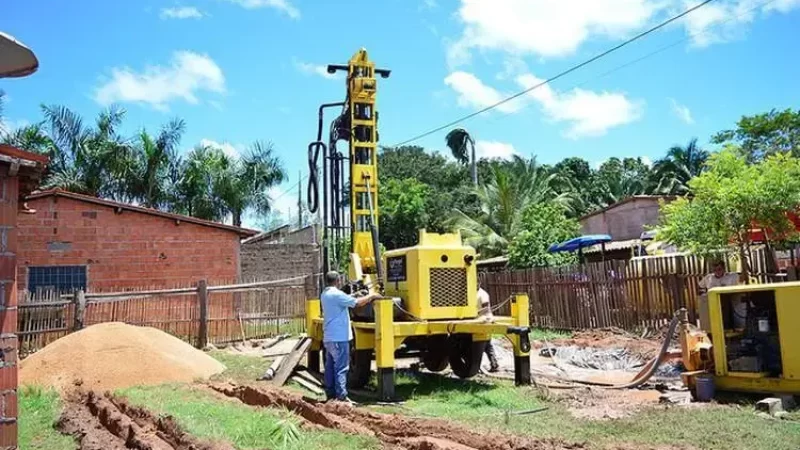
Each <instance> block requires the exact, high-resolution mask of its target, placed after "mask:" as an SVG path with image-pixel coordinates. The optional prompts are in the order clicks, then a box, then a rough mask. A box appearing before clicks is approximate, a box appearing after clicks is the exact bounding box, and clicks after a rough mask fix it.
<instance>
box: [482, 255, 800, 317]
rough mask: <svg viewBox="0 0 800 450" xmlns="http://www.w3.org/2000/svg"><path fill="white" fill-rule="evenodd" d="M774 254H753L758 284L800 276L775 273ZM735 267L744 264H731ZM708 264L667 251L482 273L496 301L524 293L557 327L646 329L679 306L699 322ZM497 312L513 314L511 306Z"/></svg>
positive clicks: (534, 312) (535, 309) (533, 307)
mask: <svg viewBox="0 0 800 450" xmlns="http://www.w3.org/2000/svg"><path fill="white" fill-rule="evenodd" d="M769 258H770V256H769V252H768V251H766V250H764V249H759V250H757V251H754V252H753V254H752V255H751V264H752V266H753V274H752V278H754V279H755V281H756V282H759V283H764V282H777V281H783V280H786V279H790V280H791V279H797V277H796V275H795V274H794V273H793V271H789V272H790V273H788V274H787V273H784V274H775V273H773V272H771V271H770V267H771V264H770V260H769ZM728 264H729V266H731V267H729V269H730V270H731V271H737V270H738V267H736V266H735V265H734V263H733V262H732V261H729V262H728ZM709 271H710V268H709V267H708V262H707V261H704V260H703V259H702V258H699V257H696V256H690V255H664V256H662V257H646V258H636V259H633V260H630V261H605V262H597V263H588V264H583V265H576V266H565V267H555V268H539V269H529V270H520V271H511V272H499V273H485V274H482V275H481V276H482V285H483V286H484V289H486V291H487V292H488V293H489V295H490V297H491V298H492V299H493V301H495V302H501V301H502V300H503V299H505V298H508V297H509V296H510V295H512V294H514V293H518V292H526V293H528V295H529V297H530V300H531V324H532V325H533V326H537V327H543V328H553V329H565V330H574V329H587V328H605V327H617V328H623V329H626V330H630V331H640V330H641V329H642V328H643V327H648V328H651V329H652V328H658V327H661V326H663V325H664V324H666V323H667V322H669V320H670V319H671V318H672V315H673V313H674V312H675V311H676V310H677V309H679V308H686V309H687V310H688V311H689V317H690V320H691V321H693V322H694V321H696V320H697V302H698V296H699V295H698V290H699V289H698V287H699V286H698V283H699V282H700V280H701V279H702V278H703V277H704V276H705V275H706V274H708V273H709ZM496 313H497V314H508V313H509V311H508V305H504V306H503V307H502V308H500V309H499V310H498V311H497V312H496Z"/></svg>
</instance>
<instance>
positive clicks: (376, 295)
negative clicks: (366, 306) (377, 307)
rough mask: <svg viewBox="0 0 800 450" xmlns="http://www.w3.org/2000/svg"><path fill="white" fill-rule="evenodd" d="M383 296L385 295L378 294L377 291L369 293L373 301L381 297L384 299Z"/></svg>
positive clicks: (370, 299)
mask: <svg viewBox="0 0 800 450" xmlns="http://www.w3.org/2000/svg"><path fill="white" fill-rule="evenodd" d="M382 298H383V295H381V294H378V293H377V292H374V293H372V294H369V301H371V302H372V301H375V300H380V299H382Z"/></svg>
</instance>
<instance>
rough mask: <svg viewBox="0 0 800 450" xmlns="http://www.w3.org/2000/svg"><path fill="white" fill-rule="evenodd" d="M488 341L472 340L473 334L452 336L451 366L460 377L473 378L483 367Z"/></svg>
mask: <svg viewBox="0 0 800 450" xmlns="http://www.w3.org/2000/svg"><path fill="white" fill-rule="evenodd" d="M485 350H486V341H478V342H472V335H471V334H463V335H458V334H456V335H452V336H451V337H450V368H451V369H453V373H455V374H456V376H457V377H459V378H472V377H474V376H475V375H477V374H478V371H479V370H480V368H481V360H482V359H483V352H484V351H485Z"/></svg>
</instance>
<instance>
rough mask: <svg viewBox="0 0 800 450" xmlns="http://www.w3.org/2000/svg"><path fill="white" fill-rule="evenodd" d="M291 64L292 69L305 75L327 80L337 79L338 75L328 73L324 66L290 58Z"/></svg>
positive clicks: (326, 67)
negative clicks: (292, 65)
mask: <svg viewBox="0 0 800 450" xmlns="http://www.w3.org/2000/svg"><path fill="white" fill-rule="evenodd" d="M292 64H294V67H295V68H296V69H297V70H299V71H300V72H302V73H304V74H306V75H318V76H320V77H322V78H327V79H329V80H333V79H336V78H339V76H338V74H336V73H328V66H326V65H325V64H311V63H307V62H303V61H300V60H298V59H297V58H292Z"/></svg>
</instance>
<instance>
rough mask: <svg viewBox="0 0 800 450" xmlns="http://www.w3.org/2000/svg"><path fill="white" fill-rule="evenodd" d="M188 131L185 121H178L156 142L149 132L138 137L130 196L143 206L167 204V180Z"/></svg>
mask: <svg viewBox="0 0 800 450" xmlns="http://www.w3.org/2000/svg"><path fill="white" fill-rule="evenodd" d="M185 129H186V124H185V123H184V121H182V120H179V119H175V120H172V121H171V122H169V123H168V124H167V125H165V126H164V127H163V128H162V129H161V132H160V133H159V134H158V136H156V137H155V138H154V137H153V136H150V135H149V134H148V133H147V131H146V130H142V131H141V132H140V133H139V138H138V142H137V145H136V146H135V147H134V155H133V161H134V162H133V166H134V168H133V175H134V176H133V177H132V179H131V180H130V182H129V185H130V191H131V195H132V196H133V197H134V198H136V199H137V200H139V201H140V202H141V203H142V205H144V206H146V207H150V208H159V207H162V206H166V204H167V203H168V197H169V193H168V192H167V190H168V189H169V188H170V185H169V183H168V176H169V171H170V168H172V167H174V163H173V161H174V160H175V159H176V158H177V146H178V144H180V140H181V136H182V135H183V132H184V130H185Z"/></svg>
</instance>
